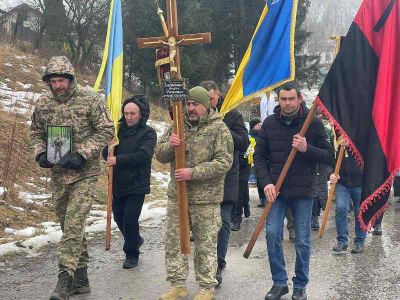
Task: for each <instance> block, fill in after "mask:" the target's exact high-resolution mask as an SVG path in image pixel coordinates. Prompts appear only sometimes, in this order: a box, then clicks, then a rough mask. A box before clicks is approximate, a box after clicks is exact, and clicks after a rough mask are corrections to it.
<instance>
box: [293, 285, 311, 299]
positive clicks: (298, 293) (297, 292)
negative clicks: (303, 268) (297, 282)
mask: <svg viewBox="0 0 400 300" xmlns="http://www.w3.org/2000/svg"><path fill="white" fill-rule="evenodd" d="M292 300H307V294H306V289H299V288H294V289H293V295H292Z"/></svg>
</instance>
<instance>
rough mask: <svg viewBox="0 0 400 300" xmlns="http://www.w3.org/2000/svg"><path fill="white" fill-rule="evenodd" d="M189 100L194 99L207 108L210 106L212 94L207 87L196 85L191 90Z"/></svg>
mask: <svg viewBox="0 0 400 300" xmlns="http://www.w3.org/2000/svg"><path fill="white" fill-rule="evenodd" d="M188 100H194V101H197V102H199V103H200V104H201V105H203V106H205V107H206V108H207V109H208V108H210V95H208V92H207V90H206V89H205V88H202V87H201V86H196V87H194V88H192V89H191V90H190V91H189V98H188Z"/></svg>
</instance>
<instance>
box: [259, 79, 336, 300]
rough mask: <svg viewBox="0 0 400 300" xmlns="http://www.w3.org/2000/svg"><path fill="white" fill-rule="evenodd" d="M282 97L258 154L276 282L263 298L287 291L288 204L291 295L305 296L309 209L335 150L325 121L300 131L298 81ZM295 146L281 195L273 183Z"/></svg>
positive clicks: (300, 299) (296, 299)
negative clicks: (292, 256) (284, 238)
mask: <svg viewBox="0 0 400 300" xmlns="http://www.w3.org/2000/svg"><path fill="white" fill-rule="evenodd" d="M278 98H279V105H278V106H277V107H275V110H274V112H275V114H273V115H271V116H269V117H268V118H266V119H265V120H264V123H263V125H262V127H261V130H260V134H259V136H258V138H257V145H256V147H255V154H254V164H255V168H256V173H257V179H259V180H260V183H261V185H262V186H263V187H264V192H265V195H266V197H267V201H269V202H273V203H274V205H272V208H271V211H270V214H269V216H268V219H267V222H266V223H267V224H266V231H267V248H268V259H269V265H270V269H271V273H272V280H273V282H274V284H273V286H272V288H271V290H270V291H269V292H268V293H267V295H266V297H265V300H279V299H280V298H281V297H282V296H283V295H285V294H287V293H288V292H289V289H288V285H287V280H288V277H287V272H286V268H285V260H284V257H283V251H282V238H281V237H282V230H283V221H284V218H285V214H286V211H287V209H288V208H290V209H291V211H292V214H293V219H294V227H295V236H296V237H295V248H296V266H295V276H294V277H293V295H292V299H293V300H305V299H307V294H306V286H307V283H308V281H309V265H310V254H311V238H310V236H311V212H312V205H313V198H314V197H315V196H316V193H317V182H318V180H317V171H318V164H324V165H330V164H331V163H332V162H333V159H334V155H333V154H334V152H333V149H332V147H331V145H330V143H329V141H328V135H327V133H326V131H325V129H324V125H323V124H322V121H321V120H320V119H318V118H316V117H314V118H313V119H312V121H311V124H310V127H309V129H308V131H307V134H306V136H305V137H301V136H300V135H299V132H300V130H301V127H302V126H303V124H304V122H305V120H306V118H307V116H308V114H309V109H308V108H307V107H306V105H305V104H304V103H303V98H302V96H301V93H300V91H299V89H298V88H297V87H296V86H295V85H294V84H285V85H283V86H282V87H281V88H280V90H279V92H278ZM292 148H295V149H296V150H297V151H298V154H297V155H296V157H295V158H294V160H293V163H292V166H291V167H290V169H289V171H288V173H287V176H286V179H285V181H284V182H283V185H282V187H281V190H280V193H279V195H277V193H276V191H275V184H276V182H277V181H278V178H279V175H280V173H281V172H282V169H283V166H284V165H285V162H286V160H287V158H288V156H289V153H290V151H291V150H292Z"/></svg>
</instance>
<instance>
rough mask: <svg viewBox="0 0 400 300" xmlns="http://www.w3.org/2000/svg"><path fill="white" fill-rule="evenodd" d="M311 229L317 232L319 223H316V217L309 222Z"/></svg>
mask: <svg viewBox="0 0 400 300" xmlns="http://www.w3.org/2000/svg"><path fill="white" fill-rule="evenodd" d="M311 229H312V230H314V231H318V230H319V221H318V216H313V217H312V220H311Z"/></svg>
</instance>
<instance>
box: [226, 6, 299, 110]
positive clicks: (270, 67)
mask: <svg viewBox="0 0 400 300" xmlns="http://www.w3.org/2000/svg"><path fill="white" fill-rule="evenodd" d="M297 1H298V0H267V3H266V5H265V8H264V11H263V13H262V15H261V18H260V21H259V22H258V25H257V28H256V30H255V32H254V34H253V38H252V39H251V42H250V45H249V48H248V49H247V51H246V54H245V55H244V57H243V60H242V62H241V64H240V66H239V69H238V71H237V74H236V77H235V79H234V81H233V84H232V86H231V88H230V90H229V92H228V94H227V96H226V98H225V101H224V103H223V105H222V108H221V112H220V113H221V115H222V116H224V115H225V114H226V113H227V112H228V111H230V110H231V109H233V108H235V107H236V106H238V105H240V104H241V103H243V102H245V101H248V100H250V99H252V98H254V97H255V96H257V95H258V94H261V93H266V92H269V91H271V90H273V89H275V88H277V87H278V86H280V85H282V84H284V83H286V82H289V81H292V80H294V75H295V62H294V33H295V27H296V14H297Z"/></svg>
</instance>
